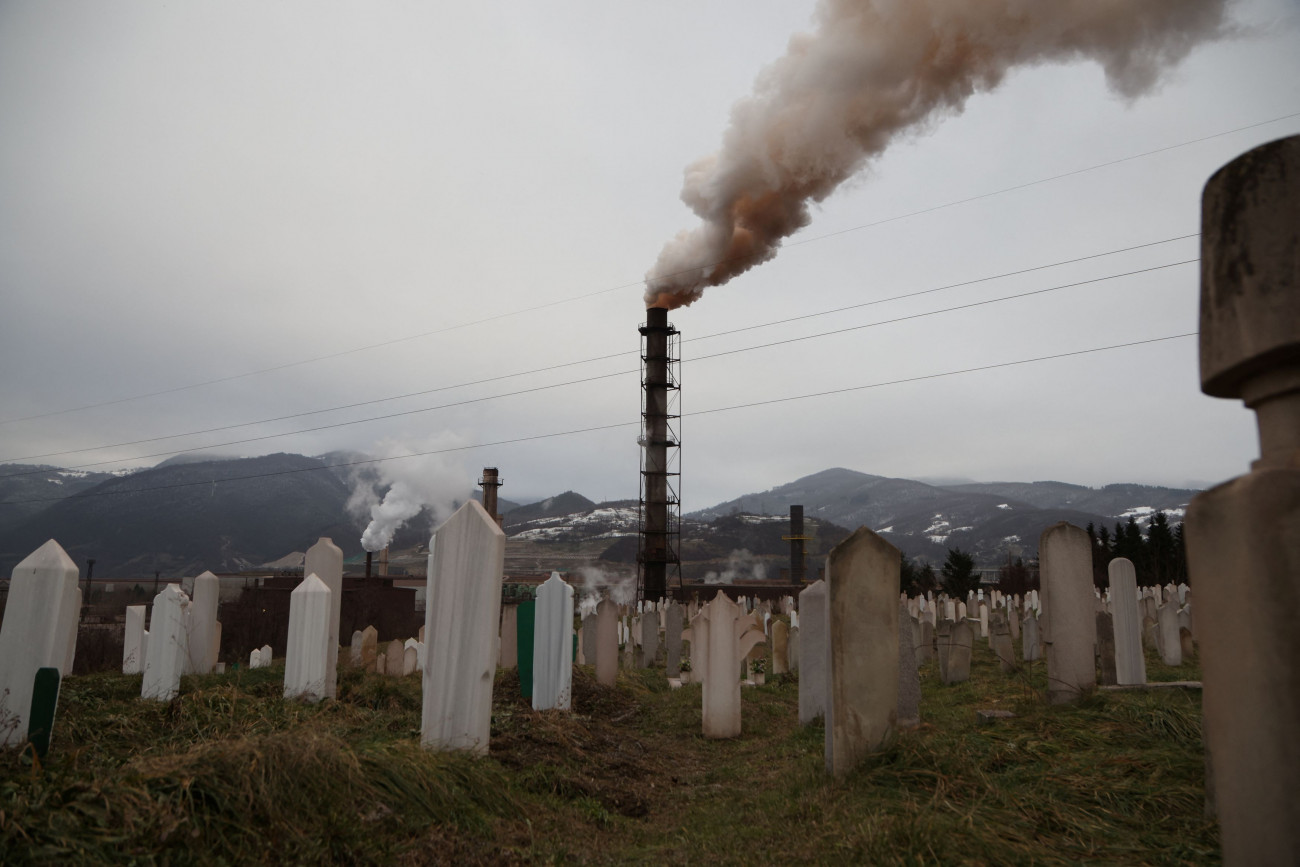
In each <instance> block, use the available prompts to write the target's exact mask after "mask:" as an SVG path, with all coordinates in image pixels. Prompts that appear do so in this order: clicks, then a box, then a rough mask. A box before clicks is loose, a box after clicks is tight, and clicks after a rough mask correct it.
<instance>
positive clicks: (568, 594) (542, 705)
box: [533, 572, 573, 710]
mask: <svg viewBox="0 0 1300 867" xmlns="http://www.w3.org/2000/svg"><path fill="white" fill-rule="evenodd" d="M572 691H573V588H572V587H570V586H569V585H568V584H567V583H565V581H564V579H563V578H561V577H560V573H558V572H552V573H551V577H550V578H548V579H546V582H545V583H543V584H542V586H541V587H539V588H537V608H536V610H535V613H534V627H533V709H534V710H547V709H549V708H556V709H559V710H568V709H569V704H570V695H571V693H572Z"/></svg>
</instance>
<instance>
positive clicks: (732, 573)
mask: <svg viewBox="0 0 1300 867" xmlns="http://www.w3.org/2000/svg"><path fill="white" fill-rule="evenodd" d="M765 578H767V567H766V566H765V565H763V561H762V560H760V559H758V558H757V557H755V556H754V555H753V554H751V553H750V552H749V550H748V549H745V548H741V549H740V550H738V551H732V552H731V554H729V555H728V556H727V568H726V569H723V570H722V571H721V572H709V573H707V574H705V576H704V583H705V584H734V583H735V582H736V580H737V579H740V580H751V581H762V580H763V579H765Z"/></svg>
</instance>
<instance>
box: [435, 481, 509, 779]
mask: <svg viewBox="0 0 1300 867" xmlns="http://www.w3.org/2000/svg"><path fill="white" fill-rule="evenodd" d="M505 542H506V536H505V533H503V532H502V530H501V528H500V527H499V526H497V522H496V521H495V520H494V519H493V518H492V517H491V516H490V515H488V513H487V512H486V511H484V509H483V507H482V506H481V505H480V504H479V503H478V502H477V501H476V500H470V501H469V502H467V503H465V505H463V506H461V507H460V508H459V509H458V510H457V511H456V513H455V514H454V515H452V516H451V518H449V519H448V520H447V522H446V523H445V524H443V525H442V526H441V527H439V528H438V529H437V530H436V531H435V532H434V534H433V537H432V538H431V539H430V540H429V568H428V583H427V587H428V590H427V594H428V595H427V602H426V608H425V624H424V625H425V637H426V639H427V645H428V659H427V660H426V661H425V666H424V676H423V680H422V685H423V692H424V700H423V707H422V712H421V716H420V743H421V744H422V745H424V746H425V747H428V748H431V749H436V750H468V751H470V752H473V753H477V754H480V755H486V754H487V751H488V737H489V735H490V733H491V721H492V681H493V678H494V677H495V675H496V663H497V650H498V649H497V641H498V636H497V624H498V623H500V620H501V576H502V569H503V566H504V563H505Z"/></svg>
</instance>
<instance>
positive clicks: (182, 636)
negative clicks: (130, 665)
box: [140, 584, 190, 701]
mask: <svg viewBox="0 0 1300 867" xmlns="http://www.w3.org/2000/svg"><path fill="white" fill-rule="evenodd" d="M189 607H190V597H188V596H186V595H185V591H183V590H181V588H180V585H179V584H168V585H167V586H166V587H165V588H163V591H162V592H161V593H159V594H158V595H157V596H155V597H154V599H153V613H152V614H151V616H150V618H149V632H150V635H151V636H152V640H151V641H150V642H149V651H148V654H147V655H146V657H145V666H144V681H143V682H142V683H141V685H140V697H141V698H149V699H155V700H157V701H171V700H172V699H173V698H175V697H176V693H178V692H180V688H181V675H182V674H183V673H184V672H185V667H186V658H187V656H188V654H189V648H188V646H187V644H188V638H189V636H188V634H187V631H186V625H187V624H186V621H187V619H188V618H187V617H186V615H187V614H188V612H189Z"/></svg>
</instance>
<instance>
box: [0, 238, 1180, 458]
mask: <svg viewBox="0 0 1300 867" xmlns="http://www.w3.org/2000/svg"><path fill="white" fill-rule="evenodd" d="M1197 261H1199V260H1197V259H1185V260H1182V261H1179V262H1171V263H1168V264H1165V265H1154V266H1151V267H1149V268H1139V269H1137V270H1134V271H1126V272H1123V273H1120V274H1111V275H1108V276H1105V277H1095V278H1092V279H1089V280H1079V281H1076V282H1074V283H1064V284H1061V285H1058V286H1049V287H1047V288H1044V289H1032V290H1030V291H1028V292H1020V293H1017V294H1014V295H1004V296H1002V297H1000V298H988V299H985V300H983V301H973V302H970V303H968V304H959V305H956V306H954V307H945V308H942V309H939V310H929V311H925V312H922V313H913V314H910V315H907V316H899V317H896V318H894V319H885V320H878V321H876V322H867V323H863V324H861V325H852V326H848V327H845V328H837V329H835V330H833V331H823V332H819V333H817V334H807V335H803V336H800V337H790V338H786V339H784V340H777V341H773V342H771V343H760V344H756V345H753V346H744V347H740V348H737V349H730V350H726V351H723V352H715V353H713V354H712V355H703V356H699V357H697V358H692V359H685V360H683V362H682V363H683V364H690V363H693V362H696V361H707V360H709V359H713V358H721V357H723V356H728V355H736V354H739V353H741V352H750V351H753V350H755V349H769V348H771V347H773V346H784V345H786V344H789V343H799V342H802V341H805V340H815V339H817V338H820V337H831V336H835V335H838V334H845V333H848V332H851V331H861V330H863V329H866V328H874V327H876V326H878V325H892V324H894V323H898V322H906V321H910V320H913V319H922V318H925V317H928V316H936V315H938V314H940V313H952V312H954V311H958V310H969V309H971V308H974V307H983V306H986V305H989V304H997V303H1000V302H1002V301H1014V300H1017V299H1020V298H1029V297H1032V296H1035V295H1043V294H1046V293H1048V292H1056V291H1058V290H1061V289H1073V288H1077V287H1079V286H1088V285H1091V284H1093V283H1101V282H1104V281H1107V280H1115V279H1118V278H1120V277H1131V276H1134V275H1136V274H1148V273H1151V272H1154V271H1161V270H1164V269H1166V268H1173V267H1176V266H1178V265H1189V264H1193V263H1195V262H1197ZM636 372H637V369H631V370H623V371H616V372H614V373H606V374H600V375H597V376H590V377H584V378H583V379H575V380H568V381H566V382H558V383H551V384H550V385H539V386H535V387H533V388H526V389H519V390H517V391H512V392H505V393H502V394H495V395H487V396H484V397H477V398H468V399H466V400H462V401H455V402H452V403H447V404H440V405H438V406H431V407H422V408H420V409H410V410H404V411H402V412H394V413H387V414H385V415H379V416H370V417H367V418H362V419H353V420H351V421H343V422H334V423H332V424H324V425H318V426H316V427H310V428H301V429H299V430H295V431H284V432H282V433H275V434H264V435H262V436H256V437H246V438H244V439H238V440H228V441H226V442H222V443H213V444H210V445H205V446H200V447H196V448H189V449H173V450H170V451H162V452H152V453H149V454H143V455H135V456H133V457H130V458H113V459H109V460H103V461H91V462H88V463H84V464H73V465H71V466H68V467H65V468H64V469H68V470H81V469H85V468H87V467H98V466H103V465H105V464H116V463H121V462H122V461H125V460H143V459H144V458H157V457H164V456H167V455H177V454H186V453H188V452H196V451H206V450H208V449H217V448H224V447H226V446H235V445H245V444H247V443H254V442H264V441H266V440H272V439H280V438H282V437H287V436H297V435H299V434H305V433H317V432H319V431H322V430H332V429H334V428H340V427H351V426H352V425H357V424H367V423H369V422H374V421H386V420H389V419H393V418H401V417H403V416H409V415H417V414H421V413H426V412H434V411H436V410H440V409H449V408H451V407H456V406H464V405H466V404H472V403H483V402H485V401H489V400H496V399H499V398H503V397H515V396H518V395H521V394H531V393H534V392H538V391H547V390H550V389H553V388H562V387H565V386H569V385H581V384H584V383H588V382H595V381H597V380H602V379H611V378H613V377H616V376H626V375H629V374H633V373H636ZM45 472H48V471H47V470H25V471H23V472H21V473H10V474H8V475H4V476H0V479H7V478H14V477H18V476H25V475H39V474H43V473H45Z"/></svg>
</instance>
